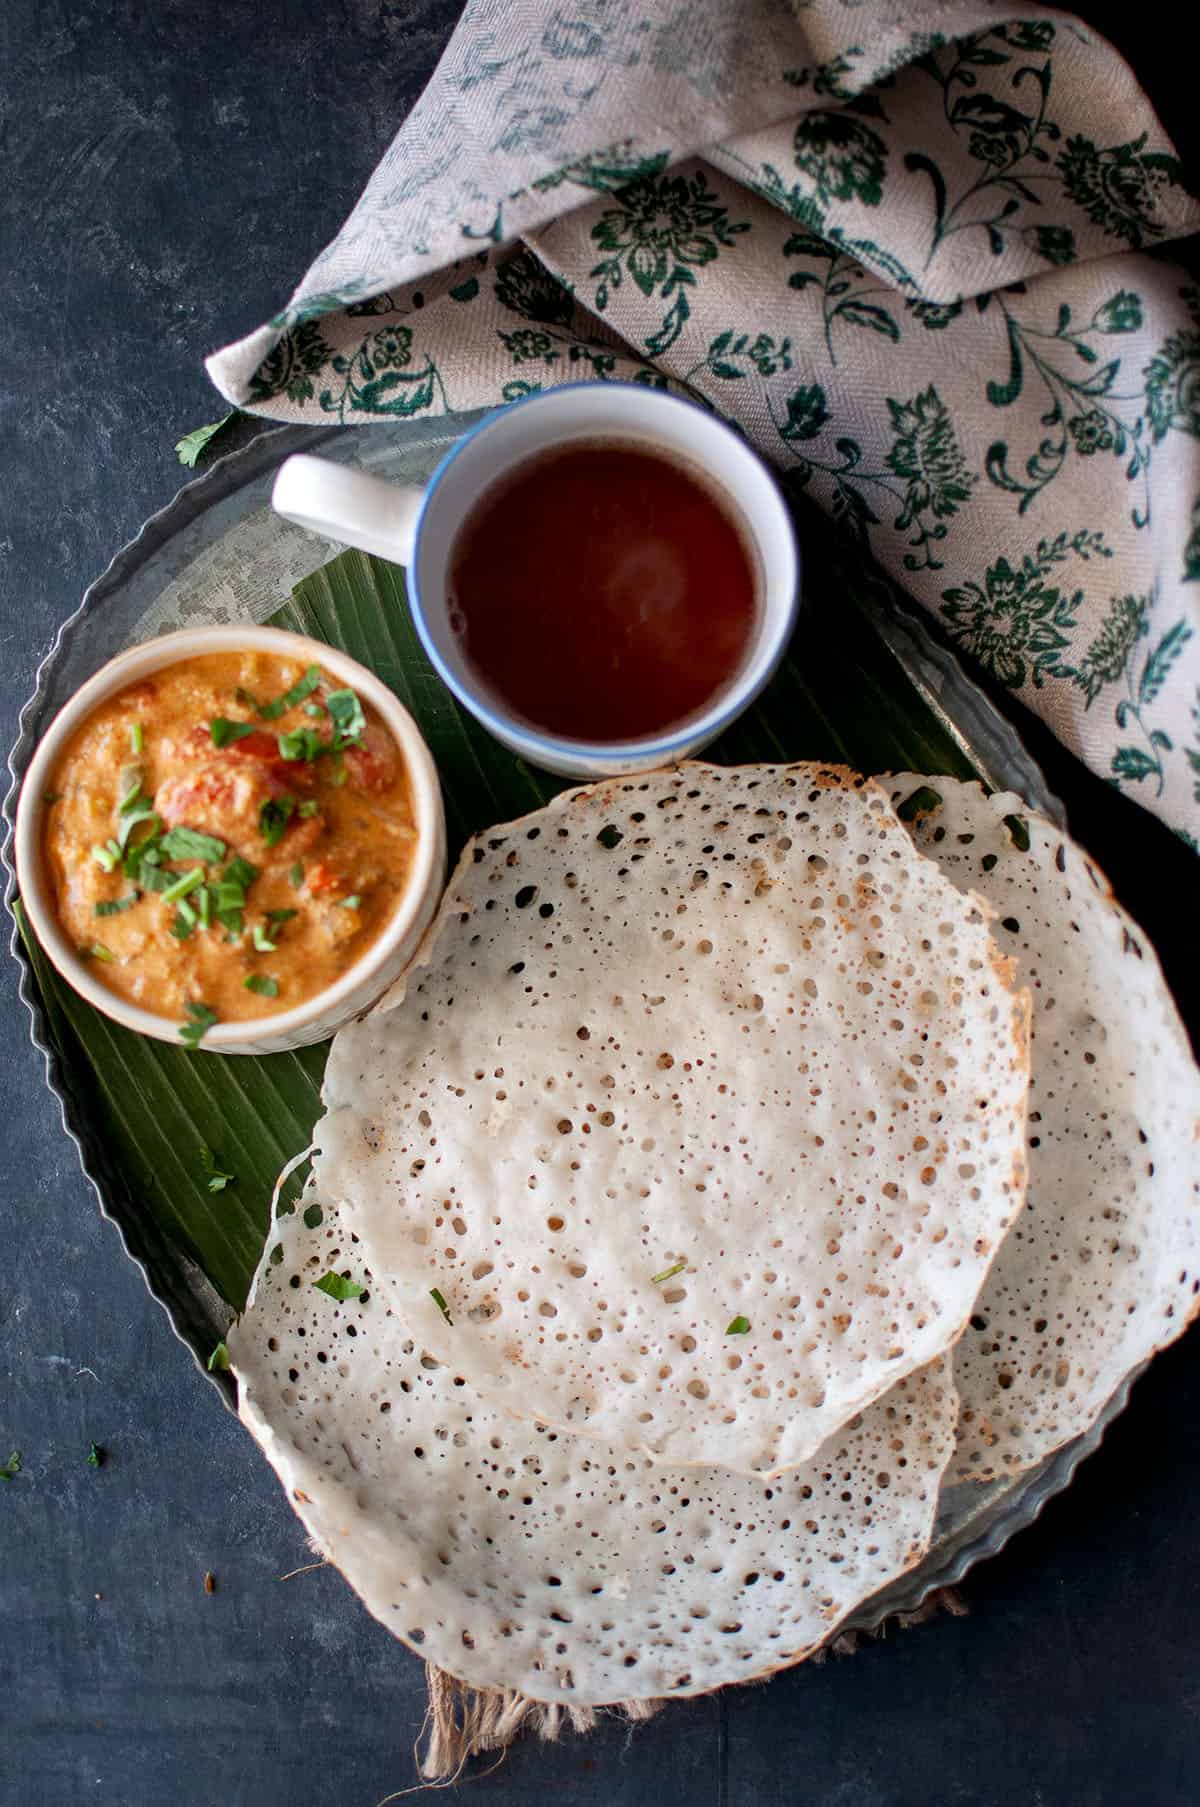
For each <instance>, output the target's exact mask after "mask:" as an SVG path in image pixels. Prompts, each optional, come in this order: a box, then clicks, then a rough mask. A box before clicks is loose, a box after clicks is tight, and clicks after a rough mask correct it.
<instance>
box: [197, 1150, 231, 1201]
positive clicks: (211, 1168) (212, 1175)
mask: <svg viewBox="0 0 1200 1807" xmlns="http://www.w3.org/2000/svg"><path fill="white" fill-rule="evenodd" d="M200 1166H201V1168H202V1169H203V1171H204V1175H205V1178H206V1179H207V1181H208V1189H209V1191H210V1192H224V1190H225V1188H226V1186H232V1185H234V1184H236V1181H237V1175H236V1174H233V1173H226V1172H225V1171H224V1169H223V1168H222V1167H221V1165H220V1163H219V1162H218V1160H217V1157H216V1155H215V1154H214V1153H213V1151H212V1149H211V1148H208V1147H207V1146H205V1145H204V1144H201V1148H200Z"/></svg>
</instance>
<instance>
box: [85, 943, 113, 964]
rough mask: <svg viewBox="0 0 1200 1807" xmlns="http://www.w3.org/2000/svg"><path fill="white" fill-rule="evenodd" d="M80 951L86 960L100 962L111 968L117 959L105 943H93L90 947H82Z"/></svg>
mask: <svg viewBox="0 0 1200 1807" xmlns="http://www.w3.org/2000/svg"><path fill="white" fill-rule="evenodd" d="M79 951H80V953H81V954H82V955H83V957H84V959H85V960H99V961H100V962H101V964H102V965H104V966H111V965H112V963H113V961H114V960H115V959H116V957H117V956H116V955H115V954H114V953H113V952H112V950H111V948H107V947H105V945H104V943H103V941H93V942H92V944H91V946H90V947H82V948H80V950H79Z"/></svg>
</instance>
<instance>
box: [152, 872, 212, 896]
mask: <svg viewBox="0 0 1200 1807" xmlns="http://www.w3.org/2000/svg"><path fill="white" fill-rule="evenodd" d="M203 883H204V868H203V867H202V866H192V867H191V868H190V869H189V870H188V871H187V872H181V873H180V875H179V877H178V878H176V879H173V880H172V881H171V883H170V884H169V885H168V886H167V888H166V890H165V891H164V892H163V894H162V900H163V902H164V903H174V902H175V900H176V899H177V898H180V897H187V896H188V895H189V893H190V892H192V891H195V890H198V889H199V887H200V886H201V885H202V884H203Z"/></svg>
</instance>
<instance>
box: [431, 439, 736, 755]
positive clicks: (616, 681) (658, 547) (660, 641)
mask: <svg viewBox="0 0 1200 1807" xmlns="http://www.w3.org/2000/svg"><path fill="white" fill-rule="evenodd" d="M757 589H758V584H757V577H756V564H755V559H754V554H753V552H752V551H751V548H750V547H749V545H748V544H747V542H746V539H745V537H744V534H743V530H742V528H741V527H740V525H739V523H738V521H737V519H736V517H735V516H734V514H733V512H732V504H730V503H726V502H725V501H723V499H722V497H721V495H720V492H719V491H717V490H716V489H715V487H710V486H709V485H708V483H707V482H705V480H704V479H703V477H701V476H700V475H698V474H694V473H693V471H692V470H690V469H689V467H688V466H687V465H685V464H683V463H677V462H675V461H674V460H673V459H671V458H669V457H666V456H663V455H661V454H659V453H657V452H654V451H649V450H647V449H646V448H645V447H644V446H642V445H630V444H622V443H621V442H620V441H613V440H597V441H584V442H582V443H581V442H578V441H576V442H573V443H571V444H568V445H565V446H562V447H559V448H557V449H555V450H552V451H548V452H544V453H542V454H540V455H538V456H536V457H533V458H531V459H529V460H527V461H526V462H525V463H523V464H521V465H519V466H518V467H517V468H516V469H515V470H514V471H512V472H511V473H510V474H509V475H508V476H507V477H505V478H503V479H501V481H500V482H499V483H497V484H496V485H494V486H493V487H492V488H490V489H488V490H487V491H486V492H485V493H484V495H483V496H482V497H481V499H480V500H479V501H478V502H477V503H476V504H475V506H474V508H473V510H472V512H471V513H470V515H468V517H467V519H466V521H465V522H464V523H463V526H462V528H461V530H460V532H459V535H458V538H457V540H456V542H455V544H454V546H453V548H452V551H451V557H450V571H449V583H448V592H449V603H450V621H451V625H452V627H453V629H454V632H455V633H456V634H457V636H458V638H459V641H460V644H461V646H462V649H463V654H464V657H465V658H466V659H467V661H468V662H469V664H470V665H471V666H472V668H473V669H474V671H475V673H476V674H477V675H478V676H479V677H480V678H481V679H482V680H483V681H484V682H485V683H486V684H487V686H488V687H489V688H490V689H491V690H492V692H493V693H494V694H495V695H496V696H498V697H499V698H500V699H501V700H502V701H503V703H504V704H505V705H506V706H507V707H508V708H509V709H511V710H513V711H514V712H515V713H516V714H518V715H520V716H522V717H523V718H524V719H525V720H526V721H527V722H529V723H530V724H531V725H533V726H534V727H538V728H544V729H546V730H547V731H548V732H550V733H552V734H555V735H558V736H563V737H566V738H569V739H572V740H584V741H621V740H635V739H641V738H643V737H645V736H648V735H653V734H654V733H656V732H657V731H659V730H662V729H665V728H668V727H670V726H672V725H673V724H675V723H677V722H682V721H685V720H687V719H688V718H689V717H691V716H694V715H696V714H698V713H699V712H700V711H702V710H703V709H704V708H705V706H706V705H707V704H709V703H710V702H711V701H712V700H713V698H714V697H715V696H716V695H717V694H718V693H719V692H720V691H721V690H722V689H724V687H725V686H726V685H727V684H728V683H729V681H730V679H731V678H733V677H734V676H735V675H736V674H737V672H738V671H739V669H740V668H741V666H742V664H743V663H744V661H745V658H746V655H747V653H748V651H749V649H750V644H751V641H752V638H753V635H754V629H755V624H756V618H757Z"/></svg>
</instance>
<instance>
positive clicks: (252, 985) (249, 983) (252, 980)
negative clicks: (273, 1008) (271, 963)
mask: <svg viewBox="0 0 1200 1807" xmlns="http://www.w3.org/2000/svg"><path fill="white" fill-rule="evenodd" d="M242 984H243V985H244V986H245V987H246V990H247V991H254V992H257V993H258V995H259V997H260V998H277V997H278V996H279V980H278V979H272V978H271V976H270V974H269V973H250V974H249V976H248V977H247V978H245V979H243V980H242Z"/></svg>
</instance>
